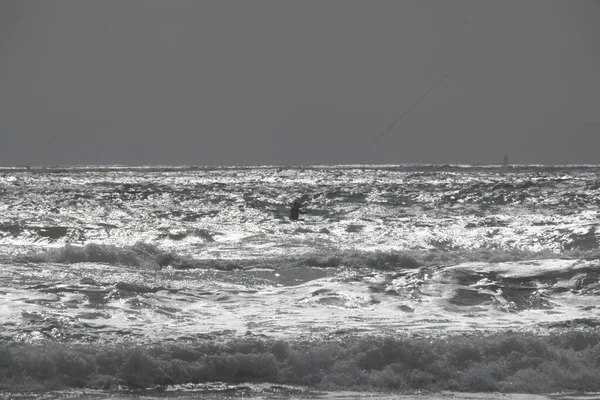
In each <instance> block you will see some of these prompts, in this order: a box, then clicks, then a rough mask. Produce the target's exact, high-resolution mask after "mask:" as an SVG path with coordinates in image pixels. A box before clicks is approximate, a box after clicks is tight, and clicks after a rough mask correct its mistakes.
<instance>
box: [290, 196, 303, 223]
mask: <svg viewBox="0 0 600 400" xmlns="http://www.w3.org/2000/svg"><path fill="white" fill-rule="evenodd" d="M301 208H302V200H300V199H296V200H294V203H292V207H291V208H290V219H291V220H293V221H298V218H300V214H303V213H304V212H303V211H302V210H301Z"/></svg>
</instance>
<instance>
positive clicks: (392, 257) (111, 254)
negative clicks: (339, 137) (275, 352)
mask: <svg viewBox="0 0 600 400" xmlns="http://www.w3.org/2000/svg"><path fill="white" fill-rule="evenodd" d="M560 258H563V259H580V260H595V259H600V250H599V249H596V248H594V249H580V248H574V249H572V250H568V251H564V252H561V253H557V252H554V251H551V250H542V251H530V250H524V249H512V250H498V249H490V248H479V249H473V250H468V249H456V250H452V249H436V250H405V251H395V250H390V251H372V252H369V251H358V250H356V251H335V250H333V251H328V252H313V253H309V254H305V255H300V256H290V257H275V258H252V259H235V260H227V259H226V260H222V259H196V258H194V257H191V256H188V255H183V254H178V253H176V252H173V251H168V250H163V249H161V248H160V247H158V246H156V245H153V244H149V243H144V242H139V243H136V244H134V245H132V246H115V245H106V244H96V243H90V244H87V245H84V246H76V245H70V244H67V245H65V246H63V247H60V248H49V249H47V250H44V251H41V252H31V253H29V254H23V255H17V256H14V257H13V258H11V259H10V260H8V261H13V262H18V263H62V264H76V263H88V262H91V263H102V264H109V265H117V266H118V265H121V266H125V267H142V268H150V269H160V268H163V267H172V268H174V269H193V268H208V269H218V270H235V269H249V268H281V267H286V266H307V267H317V268H337V267H340V266H343V267H350V268H356V269H359V268H369V269H373V270H379V271H393V270H399V269H414V268H418V267H422V266H449V265H457V264H461V263H465V262H485V263H499V262H517V261H528V260H540V259H560Z"/></svg>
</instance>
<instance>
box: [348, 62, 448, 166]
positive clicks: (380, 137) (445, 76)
mask: <svg viewBox="0 0 600 400" xmlns="http://www.w3.org/2000/svg"><path fill="white" fill-rule="evenodd" d="M454 67H455V65H453V66H452V67H450V69H449V70H448V71H447V72H446V73H445V74H444V75H443V76H442V77H441V78H440V79H438V80H437V81H436V82H434V83H433V85H431V86H430V87H429V89H427V91H426V92H425V93H424V94H423V96H421V97H419V98H418V99H417V100H416V101H415V102H414V103H412V105H411V106H410V107H408V108H407V109H406V110H405V111H404V112H403V113H402V114H400V116H399V117H398V118H396V119H395V120H394V122H392V124H391V125H390V126H389V127H388V128H387V129H386V130H385V131H383V132H382V133H381V135H379V136H378V137H377V138H376V139H375V140H373V141H372V142H371V144H370V145H368V146H367V148H365V149H364V150H363V152H362V153H360V155H359V156H358V158H357V159H356V161H357V162H358V161H360V159H361V158H362V156H363V155H365V153H366V152H367V151H369V150H370V149H371V147H373V146H375V144H377V142H379V141H380V140H381V139H382V138H383V137H384V136H385V135H386V133H388V132H389V131H390V130H391V129H392V128H393V127H394V126H395V125H396V124H397V123H398V122H399V121H400V120H401V119H402V118H404V117H405V116H406V115H407V114H408V113H409V112H410V111H411V110H412V109H413V108H415V107H416V106H417V105H418V104H419V103H420V102H421V101H423V100H424V99H425V98H426V97H427V95H428V94H429V93H431V91H432V90H433V89H434V88H435V87H436V86H437V85H439V84H441V83H442V82H443V81H444V80H445V79H446V78H447V77H448V76H449V75H450V74H451V73H452V70H454Z"/></svg>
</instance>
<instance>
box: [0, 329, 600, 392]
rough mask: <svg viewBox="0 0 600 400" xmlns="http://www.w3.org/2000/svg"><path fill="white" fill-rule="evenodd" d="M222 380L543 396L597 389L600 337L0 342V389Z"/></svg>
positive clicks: (583, 334)
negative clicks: (146, 342)
mask: <svg viewBox="0 0 600 400" xmlns="http://www.w3.org/2000/svg"><path fill="white" fill-rule="evenodd" d="M209 382H222V383H225V384H239V383H261V382H262V383H272V384H278V385H301V386H303V387H307V388H311V389H319V390H340V389H345V390H369V391H411V390H416V389H420V390H429V391H440V390H452V391H470V392H473V391H476V392H527V393H549V392H556V391H567V390H576V391H598V390H600V334H599V333H598V332H569V333H559V334H552V335H548V336H537V337H536V336H532V335H524V334H517V333H511V332H507V333H498V334H493V335H487V336H485V335H477V334H474V335H468V336H450V337H438V338H434V339H432V338H424V337H423V338H418V337H415V338H394V337H363V338H345V339H344V340H343V341H337V340H326V341H316V342H315V341H312V342H308V341H281V340H279V341H274V340H266V339H256V338H241V339H236V340H232V341H230V342H225V343H218V342H214V341H187V342H183V343H172V344H161V345H155V346H145V347H141V346H136V345H134V344H130V343H121V344H114V345H95V344H73V345H65V344H57V343H46V344H44V345H39V344H36V345H32V344H15V343H10V344H2V345H0V389H2V390H5V391H32V390H33V391H37V390H58V389H65V388H95V389H104V390H129V389H151V388H156V387H163V388H165V387H169V386H174V385H182V384H203V383H209Z"/></svg>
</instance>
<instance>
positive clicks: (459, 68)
mask: <svg viewBox="0 0 600 400" xmlns="http://www.w3.org/2000/svg"><path fill="white" fill-rule="evenodd" d="M465 21H466V22H465ZM598 38H600V1H597V0H595V1H594V0H592V1H587V0H581V1H580V0H573V1H560V0H556V1H554V0H503V1H487V0H471V1H466V0H453V1H447V0H389V1H384V0H361V1H354V0H337V1H335V0H319V1H317V0H312V1H311V0H305V1H301V0H296V1H287V0H273V1H265V0H251V1H250V0H239V1H232V0H201V1H200V0H102V1H100V0H53V1H42V0H0V165H22V164H113V163H117V164H194V165H203V164H314V163H326V164H335V163H355V162H364V163H414V162H421V163H497V162H501V160H502V156H503V154H508V155H509V157H510V160H511V161H512V162H515V163H600V39H598ZM455 64H456V66H455V68H454V69H453V72H452V73H451V74H450V75H449V76H448V77H447V78H446V79H445V80H444V81H443V82H442V83H441V84H439V85H438V86H436V87H435V88H434V90H433V91H432V92H431V93H430V94H429V95H428V96H427V97H426V98H425V99H424V100H423V101H422V102H421V103H420V104H419V105H418V106H417V107H416V108H414V109H413V110H412V111H411V112H410V113H409V114H408V115H407V116H406V117H404V118H403V119H402V120H401V121H400V122H398V124H397V125H396V126H395V127H394V128H393V129H392V130H391V131H390V132H389V133H387V134H386V135H385V136H384V137H383V138H382V139H381V140H380V141H379V142H378V143H376V144H375V145H374V146H373V147H372V148H371V149H370V150H369V151H368V152H367V153H366V154H365V155H364V156H363V157H362V158H360V159H358V156H359V154H360V153H361V152H362V151H363V150H364V149H365V148H366V147H367V146H368V145H369V144H370V143H371V142H372V141H373V140H375V139H376V138H377V137H379V136H380V135H381V133H382V132H383V131H384V130H385V129H386V128H387V127H388V126H389V125H390V124H391V123H392V122H393V121H394V119H396V117H398V116H399V115H400V114H401V113H402V112H404V111H405V110H406V109H407V108H408V107H410V106H411V104H412V103H413V102H415V101H416V100H417V99H418V98H419V97H421V96H422V95H423V93H424V92H426V91H427V90H428V89H429V87H430V86H431V85H432V84H434V83H435V82H436V81H437V80H439V78H440V77H441V76H442V75H444V73H446V72H447V71H448V69H449V68H450V67H451V66H452V65H455Z"/></svg>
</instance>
